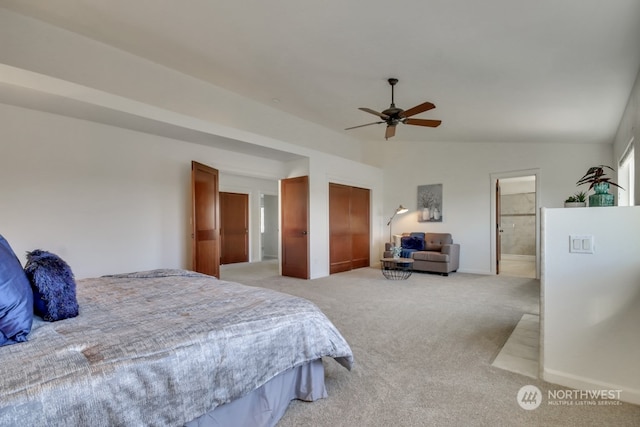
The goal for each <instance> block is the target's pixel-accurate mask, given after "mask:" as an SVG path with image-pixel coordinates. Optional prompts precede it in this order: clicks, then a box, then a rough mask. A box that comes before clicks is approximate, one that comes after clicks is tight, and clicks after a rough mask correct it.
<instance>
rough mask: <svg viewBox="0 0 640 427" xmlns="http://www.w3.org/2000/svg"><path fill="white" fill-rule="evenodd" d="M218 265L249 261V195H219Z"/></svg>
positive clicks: (222, 193)
mask: <svg viewBox="0 0 640 427" xmlns="http://www.w3.org/2000/svg"><path fill="white" fill-rule="evenodd" d="M220 230H221V233H220V247H221V249H220V263H221V264H233V263H236V262H248V261H249V195H248V194H241V193H224V192H221V193H220Z"/></svg>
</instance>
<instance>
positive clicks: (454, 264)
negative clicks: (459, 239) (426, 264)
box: [440, 243, 460, 271]
mask: <svg viewBox="0 0 640 427" xmlns="http://www.w3.org/2000/svg"><path fill="white" fill-rule="evenodd" d="M440 253H443V254H447V255H449V264H450V268H451V270H452V271H456V270H457V269H458V268H459V267H460V244H459V243H447V244H444V245H442V250H441V251H440Z"/></svg>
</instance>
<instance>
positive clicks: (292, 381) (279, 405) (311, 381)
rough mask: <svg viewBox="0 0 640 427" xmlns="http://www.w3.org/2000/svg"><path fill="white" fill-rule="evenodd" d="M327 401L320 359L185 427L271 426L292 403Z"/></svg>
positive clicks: (287, 372)
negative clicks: (299, 401) (294, 401)
mask: <svg viewBox="0 0 640 427" xmlns="http://www.w3.org/2000/svg"><path fill="white" fill-rule="evenodd" d="M325 397H327V391H326V388H325V385H324V366H323V365H322V359H316V360H313V361H311V362H309V363H307V364H305V365H302V366H298V367H295V368H292V369H289V370H287V371H285V372H283V373H281V374H279V375H277V376H275V377H274V378H272V379H271V380H269V381H268V382H267V383H265V384H264V385H262V386H260V387H258V388H257V389H255V390H253V391H252V392H250V393H249V394H247V395H244V396H242V397H241V398H239V399H236V400H234V401H232V402H229V403H227V404H224V405H221V406H218V407H217V408H215V409H214V410H212V411H210V412H207V413H205V414H204V415H201V416H200V417H198V418H196V419H194V420H192V421H190V422H188V423H187V424H186V427H223V426H237V427H242V426H251V427H255V426H264V427H267V426H269V427H271V426H275V425H276V424H277V423H278V421H279V420H280V418H282V416H283V415H284V413H285V411H286V410H287V407H288V406H289V402H291V401H292V400H293V399H300V400H305V401H308V402H313V401H314V400H318V399H323V398H325Z"/></svg>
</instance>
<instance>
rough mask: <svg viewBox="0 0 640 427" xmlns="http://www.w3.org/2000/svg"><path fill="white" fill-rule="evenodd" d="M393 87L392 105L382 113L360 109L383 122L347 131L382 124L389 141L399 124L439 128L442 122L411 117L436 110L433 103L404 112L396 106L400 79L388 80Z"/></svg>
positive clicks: (369, 109) (425, 103)
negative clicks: (396, 90)
mask: <svg viewBox="0 0 640 427" xmlns="http://www.w3.org/2000/svg"><path fill="white" fill-rule="evenodd" d="M387 81H388V82H389V84H390V85H391V105H390V106H389V108H387V109H386V110H384V111H382V112H381V113H379V112H377V111H376V110H372V109H371V108H366V107H360V108H359V110H362V111H364V112H365V113H369V114H373V115H374V116H378V117H380V118H381V119H382V120H381V121H377V122H373V123H367V124H364V125H359V126H352V127H350V128H346V129H345V130H350V129H356V128H361V127H364V126H371V125H378V124H381V123H386V124H387V129H386V130H385V133H384V137H385V139H389V138H391V137H393V136H394V135H395V134H396V126H397V125H398V124H399V123H403V124H405V125H414V126H425V127H432V128H435V127H438V126H440V123H442V122H441V121H440V120H428V119H411V118H410V117H411V116H415V115H416V114H420V113H424V112H425V111H429V110H432V109H434V108H436V106H435V105H434V104H433V103H431V102H423V103H422V104H419V105H416V106H415V107H413V108H409V109H408V110H403V109H402V108H397V107H396V104H395V93H394V87H395V85H396V83H398V79H395V78H390V79H388V80H387Z"/></svg>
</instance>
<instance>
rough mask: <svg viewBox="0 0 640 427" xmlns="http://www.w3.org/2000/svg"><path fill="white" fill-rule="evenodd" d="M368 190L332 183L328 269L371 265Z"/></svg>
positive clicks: (337, 269)
mask: <svg viewBox="0 0 640 427" xmlns="http://www.w3.org/2000/svg"><path fill="white" fill-rule="evenodd" d="M369 224H370V223H369V190H367V189H364V188H358V187H351V186H348V185H341V184H333V183H330V184H329V273H330V274H334V273H339V272H341V271H349V270H352V269H354V268H361V267H368V266H369V264H370V263H369V253H370V233H369V228H370V227H369Z"/></svg>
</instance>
